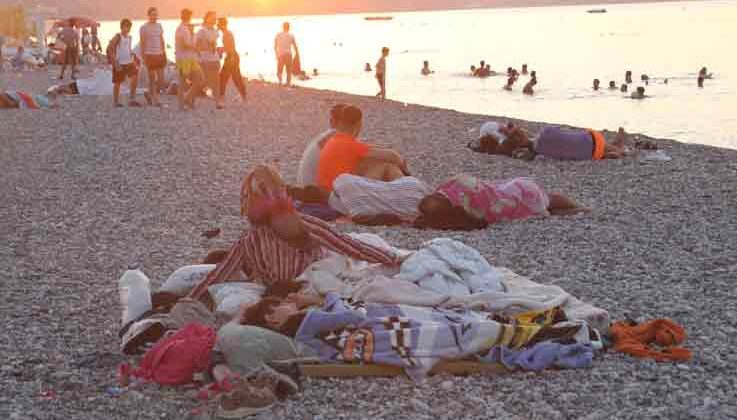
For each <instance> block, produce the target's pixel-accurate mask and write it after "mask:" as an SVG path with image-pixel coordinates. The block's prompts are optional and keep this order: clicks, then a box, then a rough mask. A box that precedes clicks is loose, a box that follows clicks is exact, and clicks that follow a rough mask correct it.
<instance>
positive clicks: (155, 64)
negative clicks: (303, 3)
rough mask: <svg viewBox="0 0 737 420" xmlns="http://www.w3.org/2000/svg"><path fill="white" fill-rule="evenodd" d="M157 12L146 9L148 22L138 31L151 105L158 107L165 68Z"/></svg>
mask: <svg viewBox="0 0 737 420" xmlns="http://www.w3.org/2000/svg"><path fill="white" fill-rule="evenodd" d="M158 19H159V11H158V9H156V8H155V7H150V8H149V9H148V22H146V23H145V24H143V26H141V29H140V31H139V32H140V39H141V40H140V44H141V54H143V63H144V64H145V65H146V69H147V70H148V80H149V89H148V93H149V95H150V98H151V103H152V105H154V106H159V105H160V104H159V88H160V86H161V83H162V82H163V80H164V68H165V67H166V61H167V60H166V46H165V44H164V27H163V26H161V23H159V22H158Z"/></svg>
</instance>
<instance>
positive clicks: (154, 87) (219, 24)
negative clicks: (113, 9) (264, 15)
mask: <svg viewBox="0 0 737 420" xmlns="http://www.w3.org/2000/svg"><path fill="white" fill-rule="evenodd" d="M147 15H148V21H147V22H146V23H145V24H143V25H142V26H141V28H140V29H139V36H140V43H139V47H138V50H139V51H140V57H139V56H138V55H136V54H135V53H134V47H133V41H132V37H131V26H132V23H131V21H130V20H129V19H127V18H126V19H123V20H121V22H120V32H119V33H118V34H117V35H115V37H113V39H112V40H111V41H110V44H109V46H108V49H107V54H108V60H109V61H110V63H111V64H112V66H113V84H114V98H113V101H114V103H115V106H121V104H120V102H119V98H118V97H119V91H120V85H121V83H123V82H124V81H126V80H130V85H131V89H130V102H129V106H134V107H135V106H140V104H139V103H138V102H137V101H136V100H135V98H136V84H137V78H138V67H139V65H140V64H141V63H142V64H143V66H145V68H146V71H147V73H148V76H149V87H148V90H147V92H146V93H145V97H146V101H147V102H148V103H149V104H150V105H153V106H160V101H159V95H160V92H161V90H162V87H164V86H166V83H165V81H164V80H165V79H164V71H165V69H166V67H167V66H168V65H169V64H170V61H169V57H168V56H167V51H166V43H165V41H164V28H163V26H162V25H161V23H160V22H158V18H159V15H158V10H157V9H156V8H155V7H151V8H149V9H148V13H147ZM192 15H193V12H192V10H190V9H183V10H182V11H181V13H180V19H181V22H180V24H179V26H178V27H177V29H176V34H175V53H174V58H175V62H174V66H175V68H176V73H177V78H178V81H177V96H178V102H179V107H180V109H183V110H184V109H192V108H193V107H194V102H195V99H196V98H197V97H198V96H200V95H202V93H203V88H209V89H210V92H211V95H212V96H213V98H214V100H215V107H216V108H217V109H222V108H223V97H224V95H225V91H226V88H227V85H228V82H229V81H230V80H231V79H232V80H233V83H234V84H235V86H236V88H237V89H238V93H239V94H240V97H241V99H242V100H243V101H245V100H246V85H245V83H244V81H243V76H242V75H241V71H240V57H239V55H238V52H237V49H236V45H235V37H234V36H233V33H232V32H231V31H230V30H229V29H228V19H227V18H226V17H220V18H218V17H217V15H216V13H215V12H214V11H208V12H207V13H205V16H204V17H203V20H202V26H201V28H200V29H199V30H198V31H197V32H195V29H194V24H192ZM221 34H222V45H220V46H219V45H218V39H219V38H220V35H221ZM221 60H222V65H221Z"/></svg>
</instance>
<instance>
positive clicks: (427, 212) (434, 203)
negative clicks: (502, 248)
mask: <svg viewBox="0 0 737 420" xmlns="http://www.w3.org/2000/svg"><path fill="white" fill-rule="evenodd" d="M419 210H420V216H419V217H418V218H417V220H415V227H418V228H431V229H451V230H475V229H484V228H486V227H487V226H488V225H490V224H493V223H500V222H510V221H514V220H523V219H527V218H531V217H544V216H550V215H553V216H565V215H574V214H579V213H586V212H589V211H590V209H588V208H584V207H581V206H579V205H578V204H577V203H576V202H575V201H573V200H572V199H571V198H569V197H567V196H565V195H564V194H562V193H557V192H551V193H547V192H546V191H545V189H543V187H542V186H540V184H538V183H537V182H535V181H534V180H532V179H530V178H514V179H512V180H509V181H504V182H498V183H494V182H490V181H485V180H481V179H479V178H476V177H473V176H471V175H467V174H461V175H457V176H455V177H453V178H451V179H450V180H448V181H446V182H444V183H443V184H441V185H440V186H438V187H437V188H436V189H435V192H434V193H432V194H430V195H428V196H427V197H425V198H424V199H423V200H422V201H421V202H420V205H419Z"/></svg>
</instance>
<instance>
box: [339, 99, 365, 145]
mask: <svg viewBox="0 0 737 420" xmlns="http://www.w3.org/2000/svg"><path fill="white" fill-rule="evenodd" d="M362 126H363V113H362V112H361V110H360V109H358V108H356V107H355V106H352V105H347V106H345V107H344V108H343V115H342V117H341V121H340V123H339V124H338V127H337V128H336V129H337V130H338V131H341V132H343V133H346V134H349V135H351V136H353V137H358V134H359V133H360V132H361V127H362Z"/></svg>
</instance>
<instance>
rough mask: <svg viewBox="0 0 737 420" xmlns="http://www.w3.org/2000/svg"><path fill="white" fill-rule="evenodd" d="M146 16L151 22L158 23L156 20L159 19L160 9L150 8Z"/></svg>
mask: <svg viewBox="0 0 737 420" xmlns="http://www.w3.org/2000/svg"><path fill="white" fill-rule="evenodd" d="M146 15H147V16H148V21H149V22H156V20H157V19H158V18H159V9H157V8H155V7H149V8H148V11H147V12H146Z"/></svg>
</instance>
